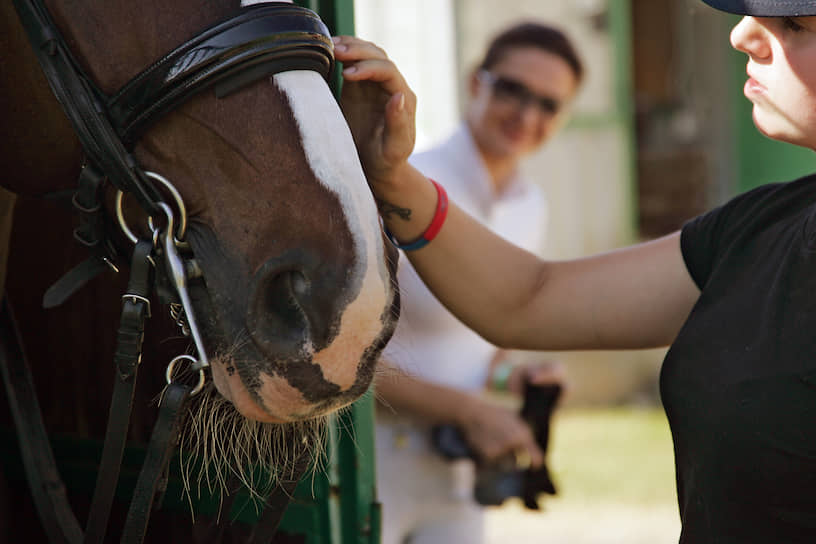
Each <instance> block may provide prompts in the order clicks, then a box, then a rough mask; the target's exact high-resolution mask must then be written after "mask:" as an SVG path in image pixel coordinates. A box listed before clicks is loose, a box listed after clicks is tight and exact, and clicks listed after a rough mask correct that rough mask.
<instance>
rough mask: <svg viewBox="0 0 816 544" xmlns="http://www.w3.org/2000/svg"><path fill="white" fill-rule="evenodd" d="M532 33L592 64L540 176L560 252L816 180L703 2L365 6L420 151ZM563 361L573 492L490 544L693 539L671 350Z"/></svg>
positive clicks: (809, 158)
mask: <svg viewBox="0 0 816 544" xmlns="http://www.w3.org/2000/svg"><path fill="white" fill-rule="evenodd" d="M526 18H531V19H536V20H541V21H544V22H548V23H550V24H557V25H559V26H561V27H562V29H563V30H565V31H566V32H567V34H568V35H569V36H570V37H571V38H572V39H573V40H574V41H575V43H576V45H577V47H578V49H579V52H580V54H581V56H582V58H583V60H584V62H585V64H586V66H587V78H586V82H585V84H584V87H583V89H582V91H581V93H580V95H579V97H578V99H577V102H576V104H575V106H574V111H573V116H572V120H571V122H570V123H569V124H568V126H567V127H566V128H565V130H564V131H563V132H562V133H561V134H560V135H559V136H557V137H556V138H555V139H554V140H553V141H552V142H550V143H549V144H548V145H547V146H546V147H545V149H543V150H542V151H541V152H540V153H537V154H536V155H535V156H534V157H531V158H530V160H529V161H527V162H526V164H525V165H524V170H525V172H526V173H527V174H528V176H529V177H530V179H532V180H534V181H535V182H536V183H538V184H540V185H541V186H542V188H543V189H544V191H545V193H546V195H547V198H548V201H549V209H550V215H549V218H548V222H547V236H546V243H545V245H544V246H543V247H541V254H542V255H545V256H547V257H549V258H556V259H558V258H569V257H576V256H581V255H586V254H590V253H595V252H599V251H606V250H610V249H613V248H616V247H619V246H622V245H626V244H629V243H631V242H636V241H639V240H643V239H649V238H654V237H657V236H660V235H663V234H667V233H669V232H672V231H673V230H676V229H677V228H679V227H680V226H682V224H683V222H684V221H685V220H687V219H688V218H690V217H693V216H694V215H697V214H699V213H701V212H703V211H705V210H706V209H709V208H711V207H713V206H715V205H717V204H719V203H721V202H723V201H724V200H725V199H727V198H728V197H730V196H732V195H734V194H736V193H738V192H740V191H743V190H745V189H748V188H750V187H753V186H756V185H757V184H759V183H764V182H769V181H777V180H785V179H792V178H794V177H795V176H798V175H800V174H804V173H806V172H810V171H812V170H813V168H814V166H816V164H814V159H813V155H812V153H809V152H807V151H803V150H798V149H795V148H793V147H791V146H785V145H783V144H777V143H773V142H770V141H768V140H766V139H764V138H763V137H761V136H760V135H759V134H758V133H757V132H756V130H755V129H754V128H753V126H752V124H751V120H750V109H749V104H748V102H747V101H746V100H745V99H744V98H743V97H742V92H741V88H742V84H743V82H744V79H745V57H744V55H741V54H739V53H735V52H733V51H731V49H730V47H729V44H728V33H729V30H730V27H731V26H732V25H733V24H734V23H735V22H736V21H737V19H736V18H734V17H730V16H727V15H724V14H721V13H719V12H715V11H714V10H712V9H710V8H708V7H707V6H705V5H704V4H703V3H702V2H700V1H699V0H546V1H542V0H513V1H508V0H412V1H409V2H406V1H404V0H355V25H356V31H357V34H358V35H359V36H361V37H363V38H365V39H368V40H371V41H374V42H375V43H377V44H379V45H380V46H382V47H383V48H384V49H385V50H386V51H387V52H388V54H389V56H390V57H391V58H392V59H394V60H395V62H396V64H397V65H398V66H399V67H400V69H401V71H402V73H403V74H404V75H405V76H406V78H407V80H408V82H409V84H410V85H411V87H412V88H413V90H414V91H415V92H416V94H417V96H418V100H419V102H418V111H417V115H418V119H417V130H418V133H417V148H418V149H419V150H422V149H425V148H427V147H428V146H430V145H432V144H434V143H435V142H438V141H439V140H441V139H443V138H445V137H446V136H447V135H448V133H450V131H451V130H453V129H454V127H456V126H457V124H458V123H459V114H460V111H461V107H462V105H463V104H464V101H465V100H466V99H467V97H466V95H465V93H464V87H463V83H464V82H465V81H466V76H467V74H468V73H469V71H470V70H471V69H472V68H473V66H474V64H475V63H476V62H477V60H478V56H479V55H480V54H481V53H482V52H483V50H484V47H485V45H486V43H487V42H488V40H489V39H490V37H491V36H492V35H493V34H494V33H495V32H497V31H498V30H500V29H502V28H503V27H505V26H506V25H507V24H510V23H512V22H517V21H520V20H522V19H526ZM760 157H761V159H760ZM553 355H554V356H557V357H559V358H561V359H562V360H563V361H565V362H566V364H567V368H568V373H569V380H570V392H569V394H568V395H567V397H566V398H565V401H564V403H563V408H562V410H560V411H559V413H558V415H557V416H556V420H555V426H554V429H553V437H552V442H551V450H550V465H551V468H552V470H553V471H554V472H555V475H556V478H557V482H558V484H559V491H560V492H559V495H558V496H557V497H553V498H551V499H549V500H545V501H544V506H545V510H544V511H543V512H541V513H530V512H527V511H525V510H524V509H523V507H521V506H520V505H519V504H516V503H509V504H507V505H505V506H504V507H502V508H497V509H493V510H491V512H490V514H489V523H488V532H489V542H490V543H491V544H500V543H501V544H505V543H511V542H512V543H519V542H554V543H570V544H581V543H595V544H597V543H624V542H625V543H628V544H637V543H644V544H646V543H648V544H661V543H673V542H677V539H678V536H679V520H678V514H677V505H676V497H675V490H674V472H673V470H674V469H673V458H672V446H671V439H670V435H669V430H668V425H667V422H666V419H665V416H664V415H663V412H662V409H661V407H660V400H659V393H658V385H657V382H658V375H659V367H660V362H661V360H662V356H663V350H650V351H638V352H621V351H618V352H592V353H565V354H538V353H534V354H526V355H524V357H542V356H553Z"/></svg>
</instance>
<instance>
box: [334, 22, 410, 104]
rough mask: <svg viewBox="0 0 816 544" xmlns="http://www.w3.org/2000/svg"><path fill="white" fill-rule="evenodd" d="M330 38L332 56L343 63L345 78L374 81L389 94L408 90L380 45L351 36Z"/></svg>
mask: <svg viewBox="0 0 816 544" xmlns="http://www.w3.org/2000/svg"><path fill="white" fill-rule="evenodd" d="M332 40H333V41H334V56H335V58H336V59H337V60H339V61H340V62H342V63H343V64H344V68H343V77H344V78H345V79H347V80H349V81H376V82H378V83H380V84H381V85H382V87H383V89H385V90H386V91H387V92H388V93H389V94H396V93H399V92H403V93H406V94H408V92H410V89H409V88H408V85H407V83H406V82H405V79H404V78H403V77H402V74H401V73H400V71H399V70H398V69H397V67H396V66H395V65H394V63H393V62H391V60H389V58H388V55H387V54H386V53H385V51H383V50H382V49H381V48H380V47H378V46H376V45H374V44H373V43H371V42H367V41H365V40H361V39H359V38H355V37H353V36H336V37H334V38H332Z"/></svg>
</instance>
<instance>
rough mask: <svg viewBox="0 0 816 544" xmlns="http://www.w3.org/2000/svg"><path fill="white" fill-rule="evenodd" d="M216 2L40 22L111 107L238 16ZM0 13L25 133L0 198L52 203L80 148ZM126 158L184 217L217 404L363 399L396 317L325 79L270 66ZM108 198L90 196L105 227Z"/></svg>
mask: <svg viewBox="0 0 816 544" xmlns="http://www.w3.org/2000/svg"><path fill="white" fill-rule="evenodd" d="M225 4H229V3H227V2H207V3H204V4H201V3H199V2H186V1H185V2H173V3H169V4H168V3H166V2H148V3H144V2H128V1H124V0H123V1H117V2H90V3H76V2H61V1H57V0H54V1H52V2H49V11H50V12H51V14H52V16H53V18H54V21H55V22H56V24H57V26H58V27H59V29H60V31H61V33H62V34H63V37H64V38H65V40H66V42H67V44H69V46H70V47H71V50H72V53H73V55H74V58H75V59H76V62H77V64H78V65H79V66H80V67H81V69H82V70H83V71H84V72H85V73H86V74H87V75H88V76H89V78H90V79H91V80H93V81H94V82H95V84H96V86H97V87H98V88H99V90H100V91H101V92H102V93H103V95H104V96H113V95H114V94H115V93H117V92H118V90H119V89H121V88H122V87H123V86H125V85H126V84H127V83H128V82H129V81H131V80H132V78H133V77H134V76H135V75H136V74H139V73H140V71H142V70H143V69H144V68H145V67H146V66H149V65H151V63H154V62H155V61H156V60H157V59H160V58H161V57H162V55H164V54H166V53H167V51H171V50H173V48H174V47H176V46H178V45H179V43H183V42H185V41H186V40H189V39H190V38H191V37H193V36H195V35H196V34H197V33H198V32H200V31H201V30H202V29H203V28H206V27H208V26H209V25H212V24H214V23H215V22H217V21H219V20H221V19H224V18H225V17H227V16H229V15H231V14H232V13H233V12H234V11H235V10H236V9H237V8H238V7H239V6H237V1H236V2H235V4H236V5H225ZM2 10H3V14H2V15H3V20H4V22H3V27H4V28H3V34H4V36H3V37H2V38H0V41H2V42H5V43H0V46H2V47H3V48H4V50H5V51H14V52H16V54H15V55H14V57H13V58H11V59H7V60H4V63H6V66H4V70H3V73H4V74H5V75H6V76H9V77H1V78H0V79H2V80H3V81H2V93H3V95H4V96H6V97H7V99H6V100H5V103H4V106H3V108H2V112H1V113H0V115H2V116H3V118H4V119H6V120H8V121H9V126H27V127H31V130H28V131H24V132H21V133H20V134H19V136H18V137H17V138H15V139H14V140H13V141H12V142H11V143H10V144H9V145H7V146H5V147H4V148H3V149H2V150H0V157H2V160H1V161H0V163H2V164H3V165H4V166H7V167H8V170H7V171H14V172H20V171H21V170H22V171H24V174H23V175H20V176H10V177H9V178H7V179H6V180H5V181H4V185H5V186H6V187H7V188H8V189H10V190H11V191H13V192H15V193H18V194H26V195H32V194H40V195H41V194H46V193H50V192H53V191H55V190H57V189H61V188H66V187H68V186H70V182H71V180H72V179H75V178H76V173H77V171H78V169H79V165H80V155H81V148H80V145H79V144H78V143H77V139H76V137H75V136H74V133H73V130H72V129H71V125H70V124H69V123H68V121H67V119H66V118H65V116H64V115H63V114H61V112H60V108H59V105H58V104H57V103H56V101H55V99H54V98H53V96H52V95H51V94H50V92H49V90H48V88H47V85H46V84H45V80H44V79H43V77H42V74H41V73H39V72H38V70H39V67H38V66H37V63H36V61H35V58H34V56H33V54H32V53H31V51H30V47H29V46H28V45H27V44H26V43H25V42H26V39H25V36H24V34H23V31H22V29H21V28H20V27H19V24H18V23H17V22H16V17H15V15H14V13H13V10H12V9H11V8H10V7H9V6H8V5H5V6H4V7H3V8H2ZM114 14H115V15H114ZM112 21H117V22H121V23H122V24H118V23H117V24H112ZM324 38H325V40H326V42H327V43H329V42H328V38H327V37H324ZM328 47H329V48H330V47H331V46H330V44H329V45H328ZM12 74H13V77H11V76H12ZM21 82H32V84H31V85H22V84H21ZM32 99H33V100H36V102H33V101H32ZM134 134H135V131H134ZM130 148H131V151H132V155H133V157H135V159H136V161H137V162H138V164H139V165H140V166H141V167H142V168H144V169H145V170H148V171H152V172H156V173H160V174H161V176H162V177H163V178H165V179H167V180H170V183H171V184H172V186H173V187H175V189H176V190H177V193H178V195H179V196H180V199H181V201H183V204H184V207H185V208H186V216H187V217H186V219H187V221H186V223H187V230H186V241H187V242H188V243H189V247H190V250H191V252H192V256H193V258H194V259H195V262H196V263H197V264H198V268H200V270H201V275H200V277H197V278H194V279H190V280H189V286H188V288H189V295H190V301H191V305H192V309H193V313H194V315H195V319H196V321H197V323H198V326H199V328H200V331H201V338H202V344H203V348H204V350H205V351H206V352H207V354H208V356H209V360H210V366H211V370H212V380H213V382H214V384H215V387H216V388H217V390H218V392H219V393H220V395H222V396H223V397H224V398H225V399H227V400H228V401H229V402H231V403H232V405H233V406H234V407H235V409H237V411H238V412H239V413H240V414H241V415H243V416H244V417H246V418H249V419H252V420H257V421H261V422H276V423H281V422H294V421H299V420H304V419H310V418H315V417H317V416H320V415H324V414H326V413H328V412H330V411H333V410H336V409H338V408H340V407H342V406H344V405H347V404H349V403H351V402H352V401H353V400H355V399H356V398H357V397H359V396H360V395H361V394H362V393H363V392H364V391H365V390H366V389H367V388H368V386H369V384H370V382H371V379H372V377H373V372H374V366H375V360H376V358H377V356H378V354H379V352H380V350H381V349H382V347H383V346H384V344H385V342H387V340H388V339H389V337H390V335H391V332H392V330H393V327H394V323H395V320H396V315H397V305H398V297H397V295H396V290H395V282H394V272H395V270H394V266H395V265H394V263H395V259H394V254H393V251H394V250H393V249H391V248H390V247H389V245H388V244H387V243H384V238H383V236H382V232H381V227H380V223H379V220H378V216H377V211H376V206H375V203H374V200H373V198H372V196H371V194H370V192H369V189H368V187H367V184H366V180H365V178H364V175H363V171H362V168H361V166H360V163H359V160H358V158H357V154H356V150H355V147H354V143H353V141H352V137H351V134H350V132H349V129H348V127H347V126H346V124H345V121H344V118H343V116H342V113H341V111H340V109H339V107H338V105H337V103H336V101H335V99H334V97H333V95H332V92H331V89H330V88H329V86H328V84H327V83H326V80H325V79H324V77H323V76H322V75H321V74H318V73H317V72H316V71H314V70H283V71H279V72H277V73H274V74H273V75H264V77H260V78H257V77H256V78H254V79H252V80H247V81H245V82H243V84H242V85H241V87H240V89H238V90H233V91H231V92H229V93H217V92H213V91H212V90H209V91H206V92H201V93H198V94H195V95H194V96H192V97H191V98H189V99H187V100H185V101H184V102H183V103H181V104H179V105H178V106H177V107H174V108H173V109H172V110H170V111H167V112H163V114H162V115H161V117H159V118H158V119H157V120H156V121H155V122H151V123H150V125H149V126H145V127H143V128H141V127H140V129H139V130H138V134H135V136H134V137H133V141H132V143H131V145H130ZM43 157H47V159H46V160H43ZM12 165H13V167H12ZM21 167H22V168H21ZM113 192H114V191H113V190H112V189H111V190H108V192H107V194H106V195H105V197H104V199H105V202H106V203H107V205H108V206H109V207H110V208H111V210H112V211H111V213H114V211H113V209H114V208H115V206H114V205H113V204H112V202H113V201H114V198H113V196H112V195H113ZM172 200H173V199H171V198H169V199H168V201H169V202H171V203H172ZM124 202H125V204H124V210H123V212H122V214H123V215H124V217H126V223H127V224H128V225H130V226H131V228H132V230H133V232H135V233H136V236H138V237H139V238H148V239H149V238H150V236H151V232H150V228H152V227H147V226H146V225H148V224H149V223H148V221H147V217H146V215H145V213H144V211H142V210H140V209H139V207H138V205H137V204H136V202H135V200H134V199H129V198H128V197H127V196H125V198H124ZM154 219H155V218H154ZM176 221H177V222H178V218H176ZM156 222H159V220H156ZM151 224H152V223H151ZM190 317H192V316H188V319H189V318H190Z"/></svg>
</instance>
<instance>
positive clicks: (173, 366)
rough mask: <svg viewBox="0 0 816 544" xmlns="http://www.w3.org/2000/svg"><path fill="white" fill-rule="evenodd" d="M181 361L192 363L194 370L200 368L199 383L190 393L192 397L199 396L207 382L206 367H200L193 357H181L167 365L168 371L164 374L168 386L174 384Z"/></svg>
mask: <svg viewBox="0 0 816 544" xmlns="http://www.w3.org/2000/svg"><path fill="white" fill-rule="evenodd" d="M181 360H186V361H190V363H191V368H192V369H196V368H198V383H197V384H196V386H195V387H194V388H193V390H192V391H190V396H191V397H192V396H194V395H197V394H199V393H200V392H201V390H202V389H204V384H205V383H206V381H207V376H206V375H205V374H204V368H205V367H202V366H200V364H199V362H198V359H196V358H195V357H193V356H192V355H179V356H178V357H176V358H174V359H173V360H172V361H170V364H168V365H167V370H166V371H165V373H164V377H165V378H166V379H167V384H168V385H170V384H171V383H173V373H174V372H175V370H176V363H177V362H179V361H181Z"/></svg>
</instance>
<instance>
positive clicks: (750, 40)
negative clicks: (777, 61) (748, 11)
mask: <svg viewBox="0 0 816 544" xmlns="http://www.w3.org/2000/svg"><path fill="white" fill-rule="evenodd" d="M731 46H732V47H733V48H734V49H736V50H737V51H742V52H743V53H746V54H748V55H749V56H750V57H751V58H753V59H764V58H768V57H769V56H770V54H771V46H770V44H769V43H768V30H767V29H766V28H765V27H764V26H763V25H761V24H760V23H759V21H757V19H756V18H755V17H747V16H746V17H743V18H742V19H741V20H740V22H739V23H737V25H736V26H735V27H734V28H733V29H732V30H731Z"/></svg>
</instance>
